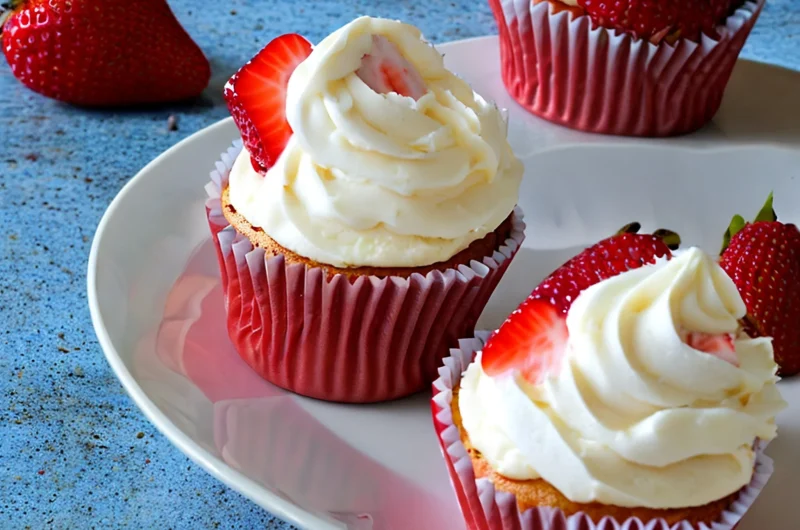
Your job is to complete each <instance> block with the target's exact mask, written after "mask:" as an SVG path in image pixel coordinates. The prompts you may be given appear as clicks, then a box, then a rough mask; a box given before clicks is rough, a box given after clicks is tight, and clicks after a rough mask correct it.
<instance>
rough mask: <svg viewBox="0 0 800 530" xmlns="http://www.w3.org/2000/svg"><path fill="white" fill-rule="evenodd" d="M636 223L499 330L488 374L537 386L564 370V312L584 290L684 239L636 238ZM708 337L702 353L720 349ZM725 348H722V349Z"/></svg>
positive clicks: (490, 348)
mask: <svg viewBox="0 0 800 530" xmlns="http://www.w3.org/2000/svg"><path fill="white" fill-rule="evenodd" d="M639 228H640V226H639V224H638V223H632V224H629V225H627V226H625V227H624V228H622V230H620V231H619V233H617V234H616V235H614V236H612V237H609V238H607V239H604V240H602V241H600V242H599V243H597V244H595V245H592V246H591V247H589V248H587V249H586V250H584V251H583V252H581V253H580V254H578V255H577V256H575V257H574V258H572V259H570V260H569V261H567V262H566V263H564V264H563V265H562V266H561V267H559V268H558V269H556V271H555V272H553V273H552V274H551V275H550V276H548V277H547V278H545V280H544V281H542V283H540V284H539V286H538V287H536V289H534V290H533V292H532V293H531V294H530V296H528V298H527V299H526V300H525V301H524V302H523V303H522V304H521V305H520V306H519V308H517V309H516V310H515V311H514V312H513V313H511V315H509V317H508V318H507V319H506V321H505V322H503V324H502V325H501V326H500V328H499V329H498V330H497V331H495V332H494V334H492V336H491V337H490V338H489V340H488V341H487V343H486V346H485V347H484V349H483V353H482V358H481V365H482V366H483V369H484V370H485V371H486V373H487V374H489V375H491V376H494V375H500V374H502V373H504V372H507V371H509V370H512V369H516V370H519V372H520V373H521V375H522V376H523V377H524V378H525V379H527V380H528V381H529V382H531V383H533V384H537V383H539V382H540V381H541V380H542V379H543V378H544V377H546V376H547V375H548V374H550V373H553V372H557V371H558V370H559V368H560V366H561V359H562V357H563V353H564V348H565V345H566V343H567V338H568V331H567V325H566V314H567V312H568V311H569V308H570V307H571V306H572V302H574V301H575V299H576V298H577V297H578V295H579V294H580V293H581V292H582V291H584V290H585V289H587V288H589V287H591V286H592V285H594V284H596V283H599V282H600V281H602V280H605V279H608V278H611V277H614V276H617V275H618V274H621V273H623V272H625V271H628V270H632V269H638V268H639V267H642V266H644V265H648V264H653V263H655V262H656V260H657V259H659V258H664V259H670V258H671V257H672V250H674V249H676V248H678V246H679V245H680V237H679V236H678V234H676V233H674V232H670V231H669V230H657V231H656V232H655V233H654V234H653V235H649V234H638V233H637V232H638V231H639ZM702 341H705V342H710V340H709V339H708V338H706V337H696V338H695V342H696V343H697V347H698V348H699V349H703V348H706V349H713V350H714V351H715V352H716V350H718V349H720V345H719V344H716V343H714V344H705V345H703V344H701V342H702ZM723 346H724V345H723Z"/></svg>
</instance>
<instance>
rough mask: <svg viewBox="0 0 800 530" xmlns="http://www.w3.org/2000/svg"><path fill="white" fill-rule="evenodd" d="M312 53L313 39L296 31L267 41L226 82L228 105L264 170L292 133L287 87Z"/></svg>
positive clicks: (257, 164) (256, 165)
mask: <svg viewBox="0 0 800 530" xmlns="http://www.w3.org/2000/svg"><path fill="white" fill-rule="evenodd" d="M309 55H311V43H310V42H308V41H307V40H306V39H305V38H303V37H301V36H300V35H297V34H295V33H290V34H287V35H281V36H280V37H277V38H276V39H274V40H272V41H271V42H270V43H269V44H267V45H266V46H265V47H264V49H262V50H261V51H260V52H258V55H256V56H255V57H253V58H252V59H251V60H250V61H249V62H248V63H247V64H245V65H244V66H243V67H242V68H241V69H240V70H239V71H238V72H236V73H235V74H234V75H233V77H231V78H230V80H229V81H228V83H227V84H226V85H225V90H224V96H225V101H226V102H227V103H228V109H229V110H230V113H231V116H233V120H234V122H236V126H237V127H238V128H239V132H240V133H241V135H242V140H243V142H244V145H245V147H246V148H247V151H248V152H249V153H250V157H251V162H252V164H253V167H254V168H256V169H257V170H259V171H261V172H262V173H263V172H264V171H266V170H267V169H269V168H270V167H272V166H273V165H274V164H275V162H276V161H277V160H278V157H280V155H281V153H282V152H283V149H284V148H285V147H286V143H287V142H288V141H289V138H290V137H291V135H292V128H291V127H290V126H289V123H288V122H287V121H286V87H287V85H288V84H289V78H290V77H291V75H292V72H294V70H295V68H297V65H299V64H300V63H301V62H303V61H304V60H305V59H306V57H308V56H309Z"/></svg>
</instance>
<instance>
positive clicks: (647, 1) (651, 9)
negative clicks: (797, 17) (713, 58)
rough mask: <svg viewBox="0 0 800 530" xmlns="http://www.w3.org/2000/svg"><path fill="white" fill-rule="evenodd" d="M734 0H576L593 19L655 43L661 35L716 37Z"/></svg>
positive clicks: (696, 39)
mask: <svg viewBox="0 0 800 530" xmlns="http://www.w3.org/2000/svg"><path fill="white" fill-rule="evenodd" d="M733 3H734V2H733V0H613V1H609V0H578V5H580V6H581V7H583V8H584V9H585V10H586V13H587V14H588V15H589V17H590V18H591V19H592V21H593V22H594V23H595V24H596V25H598V26H602V27H606V28H613V29H617V30H620V31H624V32H627V33H631V34H633V35H636V36H637V37H639V38H642V39H647V40H649V41H651V42H653V43H658V42H660V41H661V40H663V39H664V38H668V39H676V38H679V37H680V38H686V39H689V40H692V41H695V42H697V41H699V40H700V36H701V34H705V35H708V36H709V37H712V38H717V37H718V35H717V26H718V25H719V24H720V23H722V22H723V21H724V20H725V18H726V17H727V16H728V15H729V14H730V11H731V6H732V5H733Z"/></svg>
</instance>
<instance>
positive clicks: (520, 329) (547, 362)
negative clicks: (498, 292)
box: [481, 298, 569, 384]
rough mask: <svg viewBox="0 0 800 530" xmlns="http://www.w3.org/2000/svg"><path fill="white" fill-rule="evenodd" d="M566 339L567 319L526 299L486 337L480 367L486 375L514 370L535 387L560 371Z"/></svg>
mask: <svg viewBox="0 0 800 530" xmlns="http://www.w3.org/2000/svg"><path fill="white" fill-rule="evenodd" d="M568 336H569V333H568V331H567V321H566V317H565V316H564V315H563V314H562V313H561V312H560V311H559V310H557V309H556V308H555V307H554V306H553V305H551V304H550V303H548V302H546V301H544V300H538V299H531V298H529V299H528V300H526V301H525V302H523V303H522V305H521V306H519V308H517V309H516V310H515V311H514V312H513V313H511V315H509V317H508V318H507V319H506V321H505V322H503V324H502V325H501V326H500V328H499V329H498V330H497V331H495V332H494V334H493V335H492V336H491V337H490V338H489V340H488V341H487V343H486V346H484V348H483V354H482V357H481V365H482V366H483V370H484V372H486V374H487V375H489V376H497V375H500V374H503V373H505V372H508V371H509V370H513V369H516V370H519V371H520V373H521V374H522V377H524V378H525V379H526V380H527V381H529V382H530V383H532V384H538V383H540V382H542V381H543V380H544V379H545V377H547V375H549V374H552V373H556V372H558V371H559V370H560V368H561V361H562V358H563V357H564V350H565V348H566V345H567V338H568Z"/></svg>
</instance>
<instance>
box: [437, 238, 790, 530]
mask: <svg viewBox="0 0 800 530" xmlns="http://www.w3.org/2000/svg"><path fill="white" fill-rule="evenodd" d="M623 237H626V236H623ZM642 242H643V243H644V244H643V245H641V246H635V245H633V244H631V243H632V241H631V239H630V238H629V237H628V239H627V241H626V240H620V239H617V240H615V241H612V242H611V243H607V244H601V245H600V246H598V247H596V248H595V249H590V250H588V251H586V252H585V253H584V254H582V255H581V256H579V257H577V258H575V259H574V260H572V261H571V262H568V263H567V264H566V265H565V266H564V267H563V270H561V271H560V272H559V271H557V272H556V273H554V275H552V276H551V277H550V278H548V279H547V280H546V281H545V282H543V283H542V284H541V286H540V288H537V289H536V290H535V291H534V292H533V293H532V295H531V297H529V299H528V300H527V301H526V302H525V303H523V305H521V306H520V308H519V309H518V310H517V311H515V312H514V313H512V315H511V316H510V317H509V319H508V320H507V321H506V322H505V323H504V324H503V325H502V326H501V327H500V329H499V330H498V331H497V332H496V333H495V334H494V335H493V336H492V337H491V338H490V339H489V340H488V342H486V344H485V345H484V344H483V342H484V341H485V340H486V336H485V335H481V336H480V337H479V338H478V339H475V340H471V341H470V340H466V341H463V342H462V343H461V344H460V349H459V350H456V351H454V353H453V356H451V357H450V358H447V359H445V366H444V368H442V369H441V370H440V374H441V378H440V379H439V380H438V381H437V382H436V383H434V393H435V396H434V399H433V412H434V424H435V426H436V430H437V433H438V434H439V438H440V444H441V446H442V449H443V453H444V456H445V461H446V462H447V466H448V470H449V472H450V475H451V479H452V481H453V485H454V487H455V489H456V493H457V496H458V499H459V503H460V505H461V508H462V511H463V513H464V516H465V519H466V520H467V523H468V527H469V528H484V529H488V530H496V529H512V528H513V529H520V530H556V529H559V530H561V529H567V528H583V529H587V530H589V529H601V528H602V529H605V530H611V529H614V530H619V529H622V528H625V529H632V528H636V529H643V528H648V529H652V528H657V529H659V530H666V529H668V528H676V527H679V528H681V529H683V530H692V529H701V528H708V527H713V528H715V529H717V530H726V529H727V530H730V529H732V528H733V527H734V526H735V525H736V524H737V523H738V521H739V519H740V518H741V517H742V515H743V514H744V512H745V511H746V510H747V509H748V508H749V506H750V505H751V504H752V503H753V501H754V500H755V498H756V497H757V495H758V493H759V492H760V490H761V488H762V487H763V486H764V484H765V482H766V480H767V479H768V478H769V475H770V473H771V471H772V463H771V461H770V460H769V458H767V457H766V456H764V455H763V453H762V448H763V443H765V442H767V441H769V440H771V439H773V438H774V437H775V435H776V427H775V415H776V414H777V413H778V412H779V411H780V410H781V409H782V408H783V407H784V406H785V402H784V401H783V400H782V399H781V397H780V394H779V392H778V390H777V387H776V385H775V382H776V381H777V377H776V376H775V371H776V369H777V366H776V365H775V362H774V360H773V357H772V347H771V345H770V341H769V339H764V338H756V339H753V338H750V337H748V336H747V335H746V334H744V333H743V332H742V330H741V325H740V323H739V321H740V319H741V317H743V316H744V314H745V305H744V302H743V301H742V299H741V297H740V296H739V295H738V292H737V290H736V287H735V285H734V284H733V282H732V281H731V280H730V278H728V277H727V275H726V274H725V272H724V271H723V270H722V269H721V268H720V267H719V265H717V264H716V263H715V262H714V260H713V259H712V258H711V257H710V256H708V255H706V254H704V253H703V252H702V251H700V250H699V249H697V248H692V249H688V250H686V251H685V252H683V253H682V254H680V256H678V257H675V258H673V259H671V260H669V253H666V254H662V257H661V258H659V259H658V260H653V259H651V256H652V254H651V256H647V255H646V253H649V252H651V248H652V243H650V244H649V245H648V244H647V240H646V239H643V240H642ZM612 249H615V250H612ZM632 251H636V252H637V253H639V252H641V253H643V254H645V256H644V258H643V259H642V260H641V261H640V262H639V263H633V264H631V263H629V264H628V265H626V266H625V267H626V268H631V270H626V269H625V268H622V267H620V273H619V274H617V275H614V276H607V275H606V273H607V272H608V271H610V270H611V269H612V268H614V267H617V265H613V266H612V267H609V268H608V269H606V270H603V269H600V270H601V272H599V273H597V272H596V271H597V269H596V268H591V269H590V268H587V266H588V265H589V264H591V262H592V260H593V258H594V257H597V256H600V255H605V256H606V262H608V263H614V262H615V257H620V258H624V257H625V256H627V258H625V259H626V260H627V261H630V256H631V255H633V254H632ZM623 263H624V261H619V262H618V263H617V264H618V265H622V264H623ZM651 263H653V264H651ZM645 264H647V266H644V265H645ZM622 271H625V272H622ZM604 276H607V277H605V278H604ZM581 277H583V278H592V277H593V278H594V279H595V283H594V284H593V285H592V286H590V287H588V288H587V289H585V290H584V291H582V292H581V293H580V294H579V295H578V296H577V298H573V296H572V293H570V292H569V289H570V287H569V286H570V285H574V283H575V281H576V280H575V278H579V279H578V280H577V281H579V282H580V278H581ZM567 278H572V281H571V282H566V283H562V284H561V286H562V287H565V289H560V290H556V289H554V288H553V289H552V290H551V286H552V285H553V284H554V283H560V282H562V281H566V279H567ZM545 292H548V293H550V294H551V296H540V295H543V294H544V293H545ZM564 304H569V307H568V308H567V311H566V315H565V314H564V313H563V312H562V310H561V309H562V307H564ZM476 352H477V357H475V360H474V361H473V355H474V354H476ZM462 374H463V375H462ZM676 525H679V526H676Z"/></svg>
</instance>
